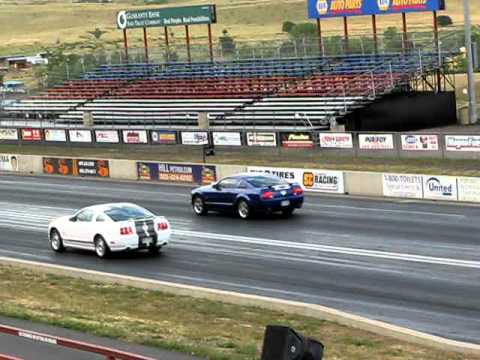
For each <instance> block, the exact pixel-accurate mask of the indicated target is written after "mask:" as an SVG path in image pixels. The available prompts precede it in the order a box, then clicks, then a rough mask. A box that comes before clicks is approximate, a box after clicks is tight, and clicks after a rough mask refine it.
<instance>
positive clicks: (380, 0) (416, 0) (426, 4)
mask: <svg viewBox="0 0 480 360" xmlns="http://www.w3.org/2000/svg"><path fill="white" fill-rule="evenodd" d="M444 9H445V1H444V0H308V17H309V18H311V19H320V18H329V17H343V16H359V15H382V14H397V13H409V12H422V11H423V12H425V11H438V10H444Z"/></svg>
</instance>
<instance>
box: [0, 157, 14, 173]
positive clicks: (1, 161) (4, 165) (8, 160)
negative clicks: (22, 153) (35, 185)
mask: <svg viewBox="0 0 480 360" xmlns="http://www.w3.org/2000/svg"><path fill="white" fill-rule="evenodd" d="M0 171H18V157H17V155H11V154H0Z"/></svg>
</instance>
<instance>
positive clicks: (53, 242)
mask: <svg viewBox="0 0 480 360" xmlns="http://www.w3.org/2000/svg"><path fill="white" fill-rule="evenodd" d="M50 247H51V248H52V250H53V251H55V252H62V251H64V250H65V247H64V246H63V240H62V237H61V236H60V233H59V232H58V230H57V229H52V231H50Z"/></svg>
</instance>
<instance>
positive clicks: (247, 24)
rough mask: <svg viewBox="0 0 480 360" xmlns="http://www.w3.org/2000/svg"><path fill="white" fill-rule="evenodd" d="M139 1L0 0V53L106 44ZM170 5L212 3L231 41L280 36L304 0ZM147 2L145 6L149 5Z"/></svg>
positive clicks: (459, 13)
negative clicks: (123, 13) (93, 41)
mask: <svg viewBox="0 0 480 360" xmlns="http://www.w3.org/2000/svg"><path fill="white" fill-rule="evenodd" d="M462 1H463V0H447V8H448V10H447V11H445V12H444V13H445V14H447V15H449V16H451V17H452V19H453V21H454V24H456V25H459V24H461V22H462V19H463V9H462V7H461V4H462ZM143 3H144V2H143V1H139V0H130V1H129V0H114V2H113V3H110V4H85V3H72V2H71V1H70V0H43V1H40V0H21V1H13V0H0V54H11V53H13V52H18V51H25V50H26V49H28V50H32V48H41V47H42V46H49V45H52V44H55V43H63V42H69V43H72V42H73V43H74V42H79V41H83V40H82V38H81V37H82V36H84V35H85V34H86V32H87V31H89V30H94V29H95V28H97V27H98V28H101V29H102V30H106V31H108V33H107V34H106V35H105V36H104V39H105V40H107V41H109V42H112V43H114V42H118V43H120V41H121V33H120V32H119V31H118V30H117V29H116V26H115V14H116V12H117V11H118V10H120V9H125V8H129V7H135V8H138V7H141V6H145V5H142V4H143ZM169 3H170V4H175V5H186V4H188V5H191V4H207V3H216V4H217V7H218V24H216V25H215V26H214V27H213V31H214V37H218V36H219V35H220V34H221V31H222V30H223V29H227V30H228V31H229V33H230V34H231V35H232V36H234V37H235V39H237V40H257V39H271V38H278V37H280V36H284V34H282V33H281V24H282V22H283V21H286V20H290V21H294V22H302V21H306V20H307V19H306V0H216V1H212V0H188V1H187V0H175V1H173V0H170V1H169ZM151 6H152V5H150V6H148V7H151ZM472 11H473V14H472V16H473V22H474V23H475V24H480V7H478V6H472ZM408 17H409V20H408V21H409V26H411V27H414V26H429V25H430V24H431V23H432V19H431V14H429V13H427V14H412V15H409V16H408ZM369 24H370V18H369V17H357V18H354V19H352V20H351V26H352V33H353V32H360V31H362V32H364V31H366V30H367V31H368V29H369V28H368V26H369ZM378 26H379V28H380V29H382V28H383V29H384V28H386V27H388V26H400V15H391V16H385V17H382V18H380V19H379V24H378ZM341 29H342V23H341V20H337V19H333V20H327V21H324V30H327V31H341ZM173 31H174V33H175V37H176V38H177V39H179V41H182V40H181V39H183V36H184V34H183V28H182V27H177V28H174V29H173ZM192 35H193V37H194V41H204V40H205V39H206V29H205V27H204V26H197V27H193V28H192ZM141 36H142V35H141V31H139V30H138V31H132V32H131V37H132V38H131V40H132V42H137V43H139V44H140V43H141ZM150 36H151V39H152V40H153V41H160V36H161V30H160V29H152V30H150Z"/></svg>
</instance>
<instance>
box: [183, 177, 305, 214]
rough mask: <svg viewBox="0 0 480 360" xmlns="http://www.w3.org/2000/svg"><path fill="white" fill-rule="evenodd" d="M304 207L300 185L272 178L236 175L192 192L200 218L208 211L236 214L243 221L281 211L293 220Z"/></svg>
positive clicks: (196, 211)
mask: <svg viewBox="0 0 480 360" xmlns="http://www.w3.org/2000/svg"><path fill="white" fill-rule="evenodd" d="M302 205H303V189H302V187H301V186H300V185H299V184H296V183H294V184H289V183H288V182H286V181H285V180H283V179H281V178H279V177H276V176H272V175H268V174H256V173H252V174H246V175H235V176H230V177H227V178H224V179H222V180H220V181H218V182H216V183H214V184H211V185H208V186H202V187H199V188H196V189H194V190H192V208H193V212H194V213H195V214H197V215H199V216H200V215H205V214H207V212H208V211H221V212H226V211H228V212H231V211H234V212H236V213H237V214H238V216H240V217H241V218H242V219H247V218H249V217H251V216H252V214H253V213H256V212H262V213H269V212H275V211H280V212H282V213H283V214H284V215H285V216H289V215H291V214H292V213H293V211H294V210H295V209H298V208H301V207H302Z"/></svg>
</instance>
